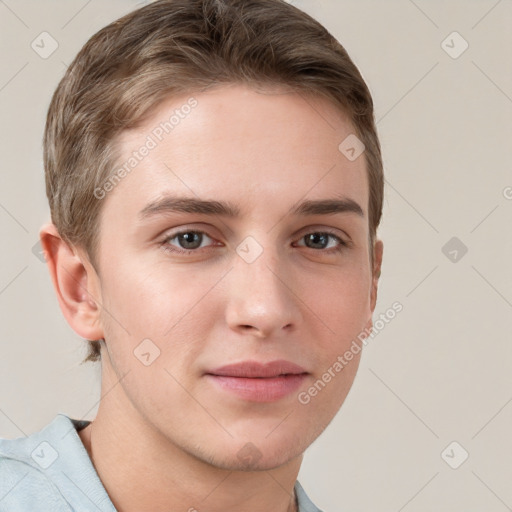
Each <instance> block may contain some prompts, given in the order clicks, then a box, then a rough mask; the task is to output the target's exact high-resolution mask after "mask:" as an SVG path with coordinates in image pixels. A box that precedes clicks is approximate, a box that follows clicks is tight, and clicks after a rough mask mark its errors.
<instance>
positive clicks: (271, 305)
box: [226, 236, 299, 336]
mask: <svg viewBox="0 0 512 512" xmlns="http://www.w3.org/2000/svg"><path fill="white" fill-rule="evenodd" d="M265 240H266V241H267V243H266V245H265V246H263V244H260V243H259V242H258V240H256V238H255V237H253V236H248V237H246V238H245V239H244V240H242V242H240V244H239V245H238V246H237V247H236V253H237V254H236V258H235V259H234V268H233V269H232V271H231V272H230V283H231V284H230V297H229V300H228V306H227V312H226V314H227V321H228V323H229V324H230V326H231V327H232V328H233V329H241V328H243V329H244V330H246V329H247V328H248V327H252V328H253V330H255V331H257V332H259V333H260V335H261V336H263V335H265V336H268V335H269V334H271V333H272V332H273V331H278V330H280V329H282V328H284V327H286V326H289V325H290V324H291V325H295V324H296V323H297V322H298V319H299V310H298V308H297V304H296V302H295V300H294V295H293V293H292V291H291V290H290V289H289V286H290V285H289V284H288V283H287V281H288V278H287V272H286V267H287V265H286V262H285V260H284V258H283V256H284V255H283V253H279V250H280V249H279V247H277V246H276V244H275V243H273V242H271V240H272V237H269V236H266V237H265Z"/></svg>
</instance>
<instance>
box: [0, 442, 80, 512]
mask: <svg viewBox="0 0 512 512" xmlns="http://www.w3.org/2000/svg"><path fill="white" fill-rule="evenodd" d="M8 443H9V440H5V439H0V512H25V511H26V512H29V511H30V512H36V511H38V510H42V507H44V510H52V511H56V512H71V510H72V509H71V508H70V507H69V506H68V505H67V504H66V502H65V501H64V500H63V498H62V496H61V494H60V492H59V491H58V489H57V488H56V487H55V485H54V484H53V483H52V482H51V481H50V480H49V479H48V478H47V477H46V475H45V474H44V473H43V472H42V471H40V470H38V469H36V468H35V467H33V466H32V465H31V464H29V463H27V462H25V461H24V460H19V459H17V458H16V456H15V455H14V456H13V455H8V456H6V455H4V454H3V453H2V449H3V448H5V447H6V446H7V447H8V446H9V445H8ZM11 453H12V449H11Z"/></svg>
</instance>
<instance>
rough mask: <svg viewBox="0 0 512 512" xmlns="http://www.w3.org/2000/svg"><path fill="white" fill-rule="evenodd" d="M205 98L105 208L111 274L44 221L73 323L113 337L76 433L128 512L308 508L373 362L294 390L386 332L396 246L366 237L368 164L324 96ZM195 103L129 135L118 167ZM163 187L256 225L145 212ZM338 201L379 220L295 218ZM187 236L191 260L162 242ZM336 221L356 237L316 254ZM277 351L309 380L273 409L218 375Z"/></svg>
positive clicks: (166, 111) (242, 93)
mask: <svg viewBox="0 0 512 512" xmlns="http://www.w3.org/2000/svg"><path fill="white" fill-rule="evenodd" d="M194 97H195V98H196V100H197V101H198V105H197V107H195V108H194V109H193V110H192V112H191V113H190V114H189V115H188V116H187V117H185V118H184V119H182V120H181V121H180V123H179V124H178V125H177V126H176V127H175V128H174V130H173V131H172V132H171V133H170V134H168V135H167V136H166V137H165V138H164V139H163V140H162V142H160V143H159V145H158V146H157V147H156V148H155V149H153V150H152V151H151V152H150V154H149V155H148V156H147V157H146V158H144V160H142V161H141V162H140V163H139V164H138V166H137V167H136V168H135V169H134V170H133V171H132V172H131V173H130V174H128V175H127V176H126V177H125V178H124V179H123V180H122V181H121V182H120V183H119V184H118V185H117V186H116V187H115V189H114V190H112V191H111V192H109V193H108V194H107V196H106V197H105V198H104V199H102V201H103V204H102V213H101V222H100V227H99V228H100V245H99V247H100V250H99V253H98V255H97V256H98V268H97V269H95V268H93V266H92V265H91V264H90V262H89V260H88V258H87V256H86V254H85V252H84V251H83V250H81V249H79V248H75V247H69V246H68V245H67V244H66V243H65V242H63V240H62V239H61V238H60V237H59V234H58V232H57V230H56V228H55V227H54V226H53V225H52V224H47V225H45V226H43V228H42V229H41V233H40V234H41V239H42V243H43V247H44V249H45V251H46V253H47V260H48V266H49V270H50V274H51V277H52V280H53V284H54V287H55V289H56V292H57V296H58V300H59V303H60V306H61V309H62V311H63V313H64V315H65V317H66V319H67V321H68V322H69V324H70V325H71V327H72V328H73V329H74V330H75V331H76V332H77V333H78V334H79V335H80V336H82V337H83V338H86V339H100V338H104V339H105V340H106V349H105V348H104V349H103V350H102V399H101V403H100V406H99V409H98V413H97V416H96V418H95V419H94V421H93V422H92V423H91V424H90V425H89V426H88V427H87V428H85V429H84V430H82V431H80V433H79V435H80V438H81V439H82V441H83V443H84V445H85V446H86V448H87V450H88V452H89V455H90V456H91V459H92V461H93V463H94V466H95V468H96V471H97V472H98V474H99V476H100V478H101V480H102V482H103V484H104V486H105V488H106V490H107V492H108V493H109V495H110V497H111V499H112V502H113V503H114V505H115V507H116V508H117V510H119V511H122V512H131V511H133V512H135V511H138V512H139V511H145V510H148V511H149V510H151V511H156V512H159V511H162V512H163V511H165V512H168V511H169V510H173V511H174V510H176V511H178V510H183V511H187V510H190V509H194V508H195V509H197V510H208V511H209V512H217V511H219V512H220V511H223V512H225V511H233V512H234V511H239V510H244V511H247V512H263V511H268V510H274V511H281V512H285V511H289V510H294V496H293V485H294V483H295V481H296V479H297V475H298V472H299V468H300V465H301V462H302V456H303V452H304V451H305V450H306V448H307V447H308V446H309V445H310V444H311V443H312V442H313V441H314V439H316V438H317V436H318V435H319V434H320V433H321V432H322V431H323V430H324V429H325V427H326V426H327V425H328V424H329V423H330V421H331V420H332V419H333V417H334V416H335V414H336V413H337V412H338V410H339V408H340V407H341V405H342V404H343V402H344V400H345V398H346V396H347V393H348V392H349V390H350V388H351V386H352V383H353V380H354V377H355V374H356V371H357V367H358V365H359V358H360V353H359V354H358V355H355V356H354V358H353V359H352V360H351V361H350V363H349V364H347V366H345V368H344V369H343V370H342V371H341V372H339V373H337V374H336V377H334V378H333V379H332V380H331V382H329V383H328V384H327V385H326V386H325V387H324V388H323V389H322V391H321V392H319V393H318V394H317V395H316V396H315V397H313V398H312V399H311V401H310V402H309V403H308V404H306V405H303V404H301V403H300V402H299V401H298V399H297V395H298V393H299V392H300V391H304V390H307V389H308V388H309V387H310V386H311V385H312V384H313V383H314V382H315V381H317V379H319V378H321V376H322V374H324V372H326V371H327V369H328V368H329V367H332V365H333V363H334V362H335V361H336V360H337V357H338V356H339V355H343V354H344V352H345V351H346V350H348V349H349V348H350V345H351V343H352V341H353V340H355V339H357V336H358V334H360V333H361V332H362V331H363V330H364V329H365V328H366V329H371V327H372V313H373V311H374V309H375V303H376V299H377V284H378V277H377V275H378V272H379V271H380V266H381V261H382V250H383V245H382V241H380V240H377V241H376V242H375V245H374V247H372V248H370V247H369V245H368V243H369V242H368V229H369V228H368V181H367V176H366V169H365V160H364V157H360V158H357V159H356V160H354V161H349V160H348V159H347V158H346V157H345V156H344V155H343V154H342V153H341V152H340V151H339V150H338V145H339V144H340V143H341V141H343V140H344V139H345V137H347V136H348V135H349V134H351V133H354V129H353V127H352V125H351V123H350V121H349V120H348V118H347V117H346V116H345V115H344V114H343V113H342V112H340V111H339V110H338V109H336V108H335V107H334V106H333V105H332V104H330V103H329V102H327V101H326V100H324V99H321V98H313V97H309V98H306V96H304V95H303V94H301V95H299V94H295V93H289V92H284V91H283V90H281V91H278V90H273V91H272V92H271V91H263V90H258V91H256V90H254V89H252V88H249V87H247V86H242V85H232V86H222V87H218V88H216V89H213V90H209V91H206V92H201V93H198V94H195V95H194ZM187 99H188V96H183V97H174V98H171V99H169V100H167V101H166V102H164V103H162V104H161V105H159V106H158V108H157V109H156V110H155V111H154V112H153V113H152V115H151V118H150V119H148V120H147V121H146V122H145V123H144V124H143V125H141V126H140V127H138V128H136V129H133V130H131V131H128V132H124V133H123V134H122V136H121V138H120V140H119V143H120V147H121V148H122V149H123V155H124V156H123V158H121V159H120V161H124V159H125V158H127V157H128V156H129V155H130V153H131V152H132V151H134V150H136V149H137V148H139V147H140V146H141V145H142V144H144V141H145V140H146V137H147V135H148V134H149V133H151V130H152V129H153V128H154V127H155V126H156V125H158V123H159V122H160V121H162V120H163V119H168V118H169V116H170V115H171V114H172V111H173V110H174V109H175V108H179V107H180V106H181V105H183V104H184V103H186V101H187ZM166 193H172V194H178V195H183V196H187V197H195V198H201V199H214V200H219V201H221V200H223V201H229V202H231V203H233V204H234V205H237V206H238V207H239V208H240V211H241V215H240V216H239V217H237V218H228V217H219V216H216V215H205V214H193V213H175V212H174V213H166V214H161V215H159V216H155V217H151V218H148V219H146V220H145V221H142V220H140V219H139V217H138V215H139V212H140V211H141V210H142V209H143V208H144V207H145V206H146V205H147V204H148V203H149V202H151V201H154V200H155V199H158V198H160V197H161V196H162V195H164V194H166ZM340 196H343V197H346V198H350V199H352V200H354V201H355V202H357V203H358V204H359V205H360V206H361V208H362V210H363V213H364V216H362V217H361V216H358V215H356V214H355V213H350V212H348V213H347V212H345V213H336V214H330V215H325V214H324V215H310V216H306V217H300V216H297V215H291V214H290V210H291V208H292V207H293V206H294V205H295V204H296V203H297V202H298V201H301V200H304V199H311V200H314V199H332V198H339V197H340ZM183 229H184V230H187V229H188V230H189V231H190V230H196V231H202V232H203V233H205V234H204V235H203V238H202V240H201V241H200V242H198V243H197V244H196V246H199V248H196V249H193V250H195V251H196V252H194V253H193V254H178V253H173V252H171V251H170V250H169V249H173V248H174V249H177V250H179V249H180V248H181V249H183V248H186V247H187V246H186V245H184V244H183V240H180V239H178V238H176V237H174V238H172V239H171V240H169V241H167V242H166V244H167V246H165V244H163V240H164V238H166V236H167V237H169V236H170V235H173V234H175V233H176V232H178V231H180V230H183ZM325 229H331V230H334V232H335V234H336V235H337V236H339V237H340V238H341V239H342V240H344V241H346V242H347V243H349V245H348V246H346V247H343V246H340V245H339V243H338V242H337V240H336V239H335V238H333V237H330V236H329V237H328V238H327V239H323V240H324V241H323V242H322V240H320V242H318V241H317V242H316V245H315V244H314V243H311V242H310V243H309V245H308V240H307V238H308V237H306V235H307V234H311V233H322V232H323V231H322V230H325ZM247 236H252V237H253V238H254V239H255V240H256V241H257V243H258V244H259V245H260V246H261V248H262V253H261V255H260V256H259V257H258V258H257V259H256V260H255V261H253V262H252V263H248V262H247V261H245V260H244V259H243V258H241V257H240V256H239V255H238V254H237V252H236V248H237V246H238V245H239V244H240V242H242V240H244V239H245V238H246V237H247ZM322 243H323V245H322ZM164 247H167V248H168V250H165V249H164ZM336 247H341V251H333V250H331V249H332V248H336ZM370 250H373V251H374V268H373V269H372V268H371V267H370V257H369V255H370ZM144 339H150V340H151V341H152V343H154V344H155V345H156V346H157V347H158V348H159V350H160V355H159V356H158V357H157V358H156V359H155V360H154V361H153V362H152V363H151V364H150V365H148V366H146V365H144V364H142V363H141V361H140V360H139V359H138V358H137V357H135V356H134V353H133V352H134V349H136V347H137V346H138V345H139V344H140V343H141V341H142V340H144ZM275 359H286V360H288V361H291V362H294V363H296V364H299V365H300V366H302V367H303V368H305V369H306V371H307V372H309V373H308V375H307V377H306V379H305V380H304V382H303V384H302V385H301V387H300V388H299V389H298V390H297V391H296V392H293V393H291V394H290V395H288V396H285V397H284V398H282V399H280V400H277V401H275V402H268V403H265V402H263V403H260V402H253V401H249V400H244V399H241V398H240V397H238V396H236V395H234V394H232V393H230V392H227V391H224V390H221V389H219V388H218V387H217V386H215V385H213V384H212V383H211V382H210V381H209V380H208V379H207V378H206V377H205V375H204V372H205V371H206V370H208V369H213V368H216V367H219V366H221V365H225V364H229V363H235V362H240V361H246V360H255V361H260V362H267V361H272V360H275ZM247 443H252V445H250V446H252V447H253V448H251V449H253V450H255V449H254V447H255V448H256V449H257V452H256V451H255V453H258V456H255V457H253V459H252V461H250V462H248V461H247V460H245V461H243V460H241V459H240V458H239V457H238V456H237V454H238V453H239V451H240V450H241V449H242V448H243V447H244V446H245V445H246V444H247ZM127 447H129V449H128V448H127Z"/></svg>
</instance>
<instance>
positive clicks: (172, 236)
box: [160, 229, 350, 254]
mask: <svg viewBox="0 0 512 512" xmlns="http://www.w3.org/2000/svg"><path fill="white" fill-rule="evenodd" d="M186 233H198V234H202V235H206V236H208V237H209V238H211V239H212V240H213V239H214V238H213V237H212V236H210V235H209V234H208V233H207V232H206V231H200V230H197V229H186V230H183V231H178V232H176V233H172V234H170V235H168V236H166V237H165V239H164V240H162V242H161V244H160V245H161V247H163V249H164V250H165V251H169V252H172V253H175V254H192V253H197V252H199V251H200V250H201V249H200V248H198V249H180V248H177V247H175V246H171V245H170V244H169V242H170V241H171V240H173V239H175V238H177V237H178V236H179V235H184V234H186ZM311 234H320V235H329V236H330V237H332V238H334V239H335V240H336V241H337V242H338V244H339V245H338V246H337V247H334V248H331V249H313V248H311V247H306V249H311V250H312V251H317V252H323V253H327V254H334V253H339V252H342V251H343V250H345V249H346V248H347V247H349V245H350V243H349V242H346V241H345V240H343V239H342V238H340V237H339V236H338V235H337V234H336V233H335V232H333V231H330V230H329V229H324V230H321V231H310V232H308V233H305V234H304V235H302V236H301V237H300V238H299V240H302V239H303V238H304V237H306V236H307V235H311ZM301 247H304V246H301ZM210 248H211V246H210Z"/></svg>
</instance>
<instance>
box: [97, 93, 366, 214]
mask: <svg viewBox="0 0 512 512" xmlns="http://www.w3.org/2000/svg"><path fill="white" fill-rule="evenodd" d="M353 134H354V128H353V125H352V123H351V122H350V120H349V118H348V117H347V116H346V115H345V114H344V113H343V112H342V111H341V110H340V109H338V108H336V107H335V106H334V105H332V104H331V103H330V102H329V101H327V100H325V99H323V98H319V97H314V96H310V95H305V94H303V93H300V94H299V93H290V92H286V91H284V90H278V89H275V88H273V90H269V89H267V90H255V89H253V88H249V87H247V86H242V85H231V86H222V87H217V88H215V89H213V90H209V91H206V92H201V93H197V94H191V95H182V96H176V97H173V98H169V99H168V100H166V101H164V102H162V103H161V104H160V105H158V106H157V107H156V108H155V109H154V110H153V111H152V113H151V115H150V116H149V117H148V118H147V119H146V120H145V121H144V123H142V124H141V125H140V126H138V127H137V128H135V129H132V130H129V131H125V132H123V133H122V134H121V136H120V137H119V139H118V141H117V145H118V148H119V150H120V158H119V159H118V167H121V166H124V167H125V168H126V169H127V170H128V172H127V173H125V174H126V176H125V177H124V178H123V179H122V180H120V181H119V183H118V184H117V185H116V187H115V190H113V191H112V192H110V193H109V197H108V198H107V199H108V201H107V202H108V203H112V205H113V206H109V208H111V207H115V208H116V210H117V212H116V213H117V214H120V213H121V210H122V211H123V214H125V215H131V216H133V215H134V213H139V212H140V211H141V210H142V209H143V208H144V207H145V206H146V205H147V204H148V203H149V202H154V201H155V200H157V199H158V198H159V197H161V196H162V195H164V194H166V193H172V194H173V195H179V196H188V197H196V198H207V199H212V198H223V199H225V200H226V201H229V202H230V203H232V204H238V205H239V209H240V211H241V214H247V215H254V214H257V213H258V210H259V209H260V210H261V209H262V210H264V211H262V213H269V212H270V211H271V210H274V211H276V212H277V211H278V210H279V208H278V207H279V206H281V207H284V206H285V205H286V206H287V207H289V206H291V204H295V203H297V202H298V201H300V200H301V199H304V198H308V199H317V198H322V199H324V198H326V197H333V196H334V195H338V196H339V195H343V196H345V197H349V198H351V199H353V200H355V201H357V202H358V203H359V204H360V205H361V208H362V209H363V212H364V216H365V217H366V216H367V203H368V181H367V176H366V164H365V160H364V154H363V155H361V156H360V157H359V158H357V159H355V160H349V159H348V158H347V156H346V155H345V153H343V152H342V151H340V144H342V143H343V141H344V140H346V139H347V137H349V136H352V137H353ZM145 147H146V148H148V149H145V150H144V148H145ZM142 153H144V156H141V154H142ZM130 159H131V160H132V162H131V164H133V165H132V166H130V165H127V163H128V162H129V160H130ZM273 206H275V207H276V208H272V207H273Z"/></svg>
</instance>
